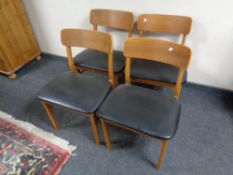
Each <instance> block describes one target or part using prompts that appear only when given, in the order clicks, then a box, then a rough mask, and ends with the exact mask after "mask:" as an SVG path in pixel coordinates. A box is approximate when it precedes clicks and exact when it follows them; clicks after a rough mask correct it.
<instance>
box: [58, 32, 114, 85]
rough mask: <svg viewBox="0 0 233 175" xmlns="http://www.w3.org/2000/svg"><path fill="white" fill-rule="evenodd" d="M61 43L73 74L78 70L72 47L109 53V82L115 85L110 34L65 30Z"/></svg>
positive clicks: (62, 33)
mask: <svg viewBox="0 0 233 175" xmlns="http://www.w3.org/2000/svg"><path fill="white" fill-rule="evenodd" d="M61 41H62V44H63V45H64V46H66V51H67V56H68V61H69V66H70V69H71V71H73V72H77V69H76V66H75V64H74V61H73V56H72V50H71V48H72V47H83V48H88V49H94V50H98V51H101V52H104V53H107V54H108V72H109V80H110V82H111V83H114V82H113V80H114V78H113V76H114V74H113V56H112V54H113V48H112V37H111V35H110V34H108V33H104V32H98V31H92V30H84V29H63V30H62V31H61ZM93 59H94V58H93ZM112 85H113V84H112Z"/></svg>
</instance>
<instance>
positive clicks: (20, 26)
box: [0, 0, 40, 74]
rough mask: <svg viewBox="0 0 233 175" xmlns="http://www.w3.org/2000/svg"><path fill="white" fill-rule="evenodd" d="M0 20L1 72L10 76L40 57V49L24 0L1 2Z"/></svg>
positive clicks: (5, 0) (0, 0)
mask: <svg viewBox="0 0 233 175" xmlns="http://www.w3.org/2000/svg"><path fill="white" fill-rule="evenodd" d="M0 19H1V20H0V38H1V40H0V52H1V60H2V61H1V62H0V64H3V63H2V62H4V66H3V65H1V66H0V71H1V72H2V73H8V74H10V73H12V72H13V71H16V70H17V69H18V68H20V67H22V66H23V65H24V64H26V63H28V62H29V61H30V60H31V59H33V58H34V57H36V56H38V55H39V54H40V49H39V47H38V44H37V41H36V38H35V36H34V33H33V31H32V28H31V25H30V22H29V20H28V17H27V16H26V13H25V9H24V6H23V3H22V0H0ZM2 57H3V58H2Z"/></svg>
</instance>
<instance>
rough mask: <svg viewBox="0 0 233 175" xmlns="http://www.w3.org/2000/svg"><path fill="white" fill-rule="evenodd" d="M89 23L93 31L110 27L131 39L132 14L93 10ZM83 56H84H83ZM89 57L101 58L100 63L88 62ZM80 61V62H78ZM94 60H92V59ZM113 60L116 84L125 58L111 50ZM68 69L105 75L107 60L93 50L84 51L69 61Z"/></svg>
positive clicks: (120, 53)
mask: <svg viewBox="0 0 233 175" xmlns="http://www.w3.org/2000/svg"><path fill="white" fill-rule="evenodd" d="M90 23H91V24H92V25H93V30H94V31H97V29H98V26H104V27H110V28H113V29H117V30H122V31H127V32H128V36H129V37H131V35H132V32H133V30H134V17H133V13H131V12H127V11H119V10H109V9H93V10H91V12H90ZM83 54H84V55H85V56H83ZM91 57H102V58H99V59H100V61H99V62H98V61H96V62H94V61H90V60H91V59H92V58H91ZM80 59H82V61H80ZM93 59H94V58H93ZM113 59H114V67H113V68H114V82H115V84H118V81H119V79H120V75H121V74H122V70H123V69H124V62H125V58H124V56H123V53H122V52H121V51H117V50H113ZM69 62H70V67H72V69H74V67H76V69H77V71H79V72H81V71H83V70H84V71H91V72H94V73H97V74H103V75H107V74H109V73H108V72H107V65H108V64H109V63H107V59H106V58H105V55H100V54H99V53H98V52H95V51H93V50H84V51H83V52H81V53H80V54H78V55H77V56H75V57H74V61H73V60H70V61H69Z"/></svg>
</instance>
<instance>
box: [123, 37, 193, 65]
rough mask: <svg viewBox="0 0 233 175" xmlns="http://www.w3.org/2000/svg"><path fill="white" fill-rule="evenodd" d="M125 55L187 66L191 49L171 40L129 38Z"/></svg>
mask: <svg viewBox="0 0 233 175" xmlns="http://www.w3.org/2000/svg"><path fill="white" fill-rule="evenodd" d="M124 55H125V57H130V58H138V59H144V60H152V61H158V62H162V63H166V64H170V65H173V66H176V67H182V68H187V67H188V65H189V62H190V57H191V49H190V48H188V47H186V46H183V45H180V44H177V43H174V42H170V41H163V40H158V39H151V38H128V39H127V40H126V41H125V44H124Z"/></svg>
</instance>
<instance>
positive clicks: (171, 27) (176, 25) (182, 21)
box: [137, 14, 192, 35]
mask: <svg viewBox="0 0 233 175" xmlns="http://www.w3.org/2000/svg"><path fill="white" fill-rule="evenodd" d="M191 24H192V18H190V17H186V16H175V15H159V14H141V15H140V16H139V18H138V26H137V28H138V30H139V31H140V30H142V31H149V32H166V33H177V34H183V35H187V34H189V32H190V29H191Z"/></svg>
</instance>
